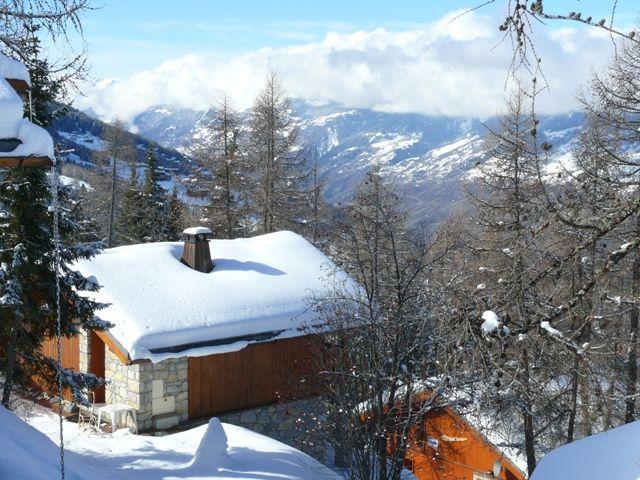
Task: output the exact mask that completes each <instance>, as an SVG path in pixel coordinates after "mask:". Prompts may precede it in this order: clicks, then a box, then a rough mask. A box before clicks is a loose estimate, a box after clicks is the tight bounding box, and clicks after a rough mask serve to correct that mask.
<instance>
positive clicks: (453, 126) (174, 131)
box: [133, 101, 582, 223]
mask: <svg viewBox="0 0 640 480" xmlns="http://www.w3.org/2000/svg"><path fill="white" fill-rule="evenodd" d="M292 106H293V109H294V113H295V116H296V118H297V122H298V126H299V128H300V132H301V136H302V140H303V142H305V143H309V144H313V145H315V146H316V148H317V149H318V151H319V155H320V158H319V165H320V172H321V174H322V175H323V177H324V179H325V182H326V190H325V194H326V196H327V199H328V200H329V201H330V202H340V201H343V200H346V199H347V198H349V197H350V196H351V195H352V194H353V192H354V190H355V188H356V186H357V185H358V184H359V182H360V181H361V180H362V178H363V177H364V175H365V174H366V172H368V171H369V170H370V169H371V168H372V166H374V165H378V166H380V168H381V171H382V173H383V174H384V175H386V176H387V177H388V178H389V179H391V180H392V181H393V182H394V183H395V184H396V186H397V188H398V190H399V191H400V192H401V193H402V195H403V196H404V198H405V200H406V202H407V203H408V205H410V207H411V212H412V215H413V218H414V219H415V220H416V221H424V222H427V223H429V222H433V221H437V220H439V219H441V218H443V216H444V215H446V214H447V213H449V212H450V211H451V209H452V208H453V207H454V206H455V204H456V203H457V202H458V201H459V200H460V199H461V198H462V197H463V193H462V183H463V180H464V179H465V178H466V177H467V176H468V174H469V172H471V171H472V170H473V168H474V166H475V165H476V164H477V163H478V162H481V161H483V160H484V153H483V138H484V137H485V136H486V134H487V127H489V128H490V127H491V125H494V124H495V119H493V118H491V119H487V120H485V121H480V120H478V119H471V118H454V117H442V116H425V115H419V114H401V113H384V112H377V111H373V110H367V109H350V108H345V107H342V106H340V105H337V104H326V105H314V104H312V103H308V102H302V101H294V102H293V104H292ZM203 118H204V115H203V112H193V111H190V110H185V109H177V108H171V107H167V106H161V107H154V108H152V109H149V110H147V111H145V112H143V113H142V114H140V115H138V116H137V117H136V118H135V119H134V121H133V124H134V125H135V127H136V129H137V131H138V133H139V134H140V135H142V136H144V137H147V138H150V139H152V140H155V141H156V142H158V143H159V144H160V145H163V146H165V147H168V148H172V149H177V150H178V151H183V152H185V151H186V150H185V149H186V147H188V145H189V144H190V142H191V140H192V139H193V138H194V136H196V135H198V133H199V132H200V131H201V129H202V119H203ZM540 120H541V123H540V129H539V130H540V131H541V132H542V138H541V141H544V140H547V141H550V142H551V143H552V144H553V145H554V150H553V151H554V152H557V153H556V155H561V154H563V153H565V152H566V151H567V149H568V146H569V144H570V142H571V140H572V139H574V138H575V135H576V133H577V131H578V129H579V128H580V124H581V122H582V116H581V115H579V114H570V115H560V116H552V117H542V118H541V119H540Z"/></svg>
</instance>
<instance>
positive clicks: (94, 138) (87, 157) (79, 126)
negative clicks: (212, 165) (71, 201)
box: [47, 108, 189, 179]
mask: <svg viewBox="0 0 640 480" xmlns="http://www.w3.org/2000/svg"><path fill="white" fill-rule="evenodd" d="M104 128H105V124H104V123H103V122H101V121H100V120H97V119H95V118H93V117H91V116H89V115H87V114H85V113H83V112H80V111H78V110H75V109H73V108H71V109H69V112H68V113H67V114H66V115H65V116H63V117H61V118H58V119H56V120H55V121H54V122H53V125H51V126H50V127H48V129H47V130H48V131H49V133H50V134H51V136H52V137H53V140H54V142H55V143H56V144H57V145H58V149H59V150H61V151H63V152H64V153H63V156H64V157H65V160H66V161H67V162H69V163H74V164H77V165H81V166H84V167H87V168H93V167H94V166H95V164H96V161H97V160H98V159H100V158H101V157H105V155H106V152H105V149H106V147H107V145H106V143H105V142H104V141H103V140H102V138H101V137H102V135H103V130H104ZM125 135H127V136H128V137H129V140H130V141H131V143H132V144H133V145H134V146H135V147H136V151H137V157H138V162H139V163H140V164H144V162H145V159H146V150H147V147H148V145H149V144H150V143H153V142H151V141H150V139H149V138H146V137H142V136H140V135H138V134H135V133H131V132H125ZM156 156H157V158H158V164H159V166H160V167H162V168H163V169H164V170H165V172H166V177H167V179H168V178H169V176H176V177H180V176H184V175H185V174H187V173H188V172H189V167H188V160H187V158H186V157H185V156H184V155H182V154H181V153H180V152H177V151H176V150H174V149H172V148H167V147H165V146H162V145H160V146H157V147H156Z"/></svg>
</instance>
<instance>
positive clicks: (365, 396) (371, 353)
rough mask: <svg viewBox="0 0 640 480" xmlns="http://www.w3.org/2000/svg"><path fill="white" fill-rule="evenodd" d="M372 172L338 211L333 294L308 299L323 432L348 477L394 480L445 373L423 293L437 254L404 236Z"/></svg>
mask: <svg viewBox="0 0 640 480" xmlns="http://www.w3.org/2000/svg"><path fill="white" fill-rule="evenodd" d="M400 204H401V202H400V200H399V198H398V196H397V195H396V194H395V193H394V191H393V189H392V188H390V186H389V185H386V184H385V183H384V181H383V179H382V177H381V176H380V174H379V173H378V172H373V173H370V174H369V175H368V176H367V179H366V180H365V182H364V184H363V185H362V186H361V187H360V189H359V190H358V192H357V194H356V196H355V198H354V199H353V201H351V202H350V203H349V204H348V205H346V206H345V207H343V208H342V209H341V211H340V212H339V218H340V220H339V222H338V225H337V226H336V233H337V237H338V240H337V242H336V244H335V245H334V248H335V251H334V256H335V260H336V262H337V266H338V267H339V268H341V269H344V270H345V271H346V272H348V273H349V274H350V275H351V278H352V279H353V280H355V282H356V283H357V284H358V286H356V285H355V284H354V283H352V282H351V281H350V280H349V279H347V278H345V277H343V276H337V277H336V278H335V279H334V283H333V284H332V285H333V288H332V293H331V294H329V295H323V296H322V298H317V299H316V300H315V303H314V306H315V308H316V309H317V310H318V312H319V314H320V318H321V319H322V320H323V321H322V322H321V331H328V332H329V333H325V334H324V335H323V343H322V345H323V348H324V349H325V352H324V355H321V356H319V357H320V358H321V359H322V365H321V366H320V369H321V370H322V387H321V391H322V399H323V405H322V407H321V410H322V411H323V412H326V414H327V418H326V419H325V421H324V426H325V428H326V430H327V433H328V435H329V438H330V440H331V442H332V443H333V445H334V448H335V450H336V457H337V458H338V459H339V460H342V463H344V464H345V466H346V471H347V477H348V478H350V479H354V480H355V479H357V480H373V479H376V480H379V479H393V480H399V479H400V478H402V475H403V460H404V458H405V455H406V453H407V449H408V448H409V446H410V444H411V442H412V441H413V440H414V439H415V434H416V431H417V430H419V429H420V424H421V421H423V420H424V416H425V415H426V414H427V413H428V412H429V411H430V410H431V409H434V408H436V407H437V406H438V405H440V404H441V402H442V400H443V397H442V396H441V394H442V393H443V391H444V389H445V386H446V384H447V377H446V376H445V375H444V373H445V372H446V371H447V369H448V368H449V367H450V366H451V365H450V363H449V362H447V360H446V359H445V358H444V357H442V358H440V359H439V361H436V352H437V349H438V347H439V346H441V347H444V342H446V341H447V339H448V337H446V336H445V335H439V332H440V331H439V330H438V329H437V328H435V317H434V307H433V306H434V304H435V302H436V293H435V291H433V290H432V289H431V288H429V286H428V283H427V282H428V277H429V270H430V267H431V266H432V265H433V264H434V262H435V261H436V260H437V258H438V255H437V254H435V252H434V251H433V250H432V246H433V245H434V241H433V239H428V238H427V237H425V236H424V235H413V234H411V233H410V232H409V231H408V230H407V227H406V220H407V213H406V211H405V210H403V209H402V208H401V206H400Z"/></svg>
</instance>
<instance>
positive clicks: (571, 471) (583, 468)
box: [531, 421, 640, 480]
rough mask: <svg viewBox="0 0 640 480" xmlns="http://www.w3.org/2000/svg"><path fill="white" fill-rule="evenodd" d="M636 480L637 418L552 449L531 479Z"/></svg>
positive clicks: (639, 457) (639, 475)
mask: <svg viewBox="0 0 640 480" xmlns="http://www.w3.org/2000/svg"><path fill="white" fill-rule="evenodd" d="M558 478H561V479H563V480H602V479H610V480H639V479H640V421H635V422H633V423H629V424H627V425H623V426H621V427H618V428H614V429H612V430H609V431H607V432H603V433H599V434H597V435H592V436H590V437H586V438H583V439H582V440H578V441H576V442H573V443H570V444H568V445H565V446H563V447H560V448H557V449H556V450H553V451H551V452H550V453H548V454H547V455H546V456H544V457H543V458H542V460H541V461H540V463H539V464H538V466H537V467H536V469H535V470H534V472H533V475H532V476H531V480H556V479H558Z"/></svg>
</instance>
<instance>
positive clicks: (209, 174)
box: [193, 95, 249, 238]
mask: <svg viewBox="0 0 640 480" xmlns="http://www.w3.org/2000/svg"><path fill="white" fill-rule="evenodd" d="M241 132H242V130H241V128H240V118H239V115H238V113H237V112H236V111H235V110H234V109H233V106H232V105H231V102H230V101H229V99H228V97H227V96H226V95H225V96H224V97H223V99H222V100H221V101H220V103H219V104H218V105H217V106H216V107H215V108H214V109H212V110H211V111H210V112H209V114H208V118H207V120H206V125H205V129H204V131H203V133H202V135H201V136H200V138H199V140H198V141H197V142H196V144H195V145H194V146H193V153H194V158H195V159H196V161H197V163H198V169H197V172H196V177H197V180H198V183H199V189H200V191H201V192H202V194H203V196H204V197H205V198H206V200H207V205H206V207H205V209H204V210H205V212H204V213H205V216H206V218H207V221H206V222H205V223H207V225H208V226H209V227H211V229H212V230H213V232H214V234H215V235H216V236H218V237H221V238H236V237H240V236H243V235H244V233H245V230H246V225H247V223H248V221H247V216H248V209H247V194H248V189H247V187H248V180H249V173H248V162H247V158H246V156H245V155H244V154H243V152H242V150H241V146H240V142H241Z"/></svg>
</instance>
